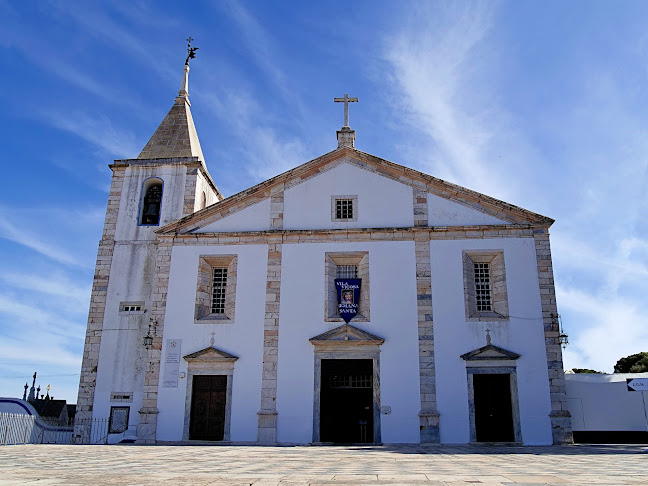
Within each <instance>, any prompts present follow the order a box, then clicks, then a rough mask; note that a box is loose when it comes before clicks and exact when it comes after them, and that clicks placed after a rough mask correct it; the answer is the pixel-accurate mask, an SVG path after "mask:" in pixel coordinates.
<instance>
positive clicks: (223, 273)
mask: <svg viewBox="0 0 648 486" xmlns="http://www.w3.org/2000/svg"><path fill="white" fill-rule="evenodd" d="M226 287H227V268H214V269H213V274H212V302H211V313H212V314H225V289H226Z"/></svg>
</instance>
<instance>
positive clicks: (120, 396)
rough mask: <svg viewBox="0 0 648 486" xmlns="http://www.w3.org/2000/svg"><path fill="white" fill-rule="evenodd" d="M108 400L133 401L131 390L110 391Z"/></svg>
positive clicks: (116, 401) (117, 401) (118, 401)
mask: <svg viewBox="0 0 648 486" xmlns="http://www.w3.org/2000/svg"><path fill="white" fill-rule="evenodd" d="M110 401H111V402H115V403H133V393H132V392H111V393H110Z"/></svg>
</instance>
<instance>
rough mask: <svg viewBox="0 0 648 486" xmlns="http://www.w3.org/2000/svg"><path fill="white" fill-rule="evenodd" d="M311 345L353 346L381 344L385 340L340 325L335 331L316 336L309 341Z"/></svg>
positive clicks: (349, 325) (357, 329) (349, 326)
mask: <svg viewBox="0 0 648 486" xmlns="http://www.w3.org/2000/svg"><path fill="white" fill-rule="evenodd" d="M309 341H310V342H311V343H313V344H324V343H337V342H339V343H349V342H352V343H354V344H382V343H384V342H385V340H384V339H383V338H381V337H379V336H376V335H375V334H371V333H370V332H367V331H363V330H362V329H359V328H357V327H355V326H352V325H351V324H342V325H341V326H339V327H336V328H335V329H331V330H330V331H326V332H324V333H322V334H318V335H317V336H315V337H312V338H310V339H309Z"/></svg>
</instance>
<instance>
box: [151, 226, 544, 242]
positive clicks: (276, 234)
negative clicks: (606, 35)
mask: <svg viewBox="0 0 648 486" xmlns="http://www.w3.org/2000/svg"><path fill="white" fill-rule="evenodd" d="M548 233H549V226H548V225H521V224H507V225H475V226H412V227H406V228H352V229H321V230H266V231H236V232H227V233H177V234H176V233H158V235H157V236H158V238H159V239H160V241H173V243H174V244H180V245H192V244H196V245H198V244H264V243H268V242H277V243H279V242H283V243H313V242H320V241H345V240H353V241H385V240H387V241H414V240H419V239H430V240H455V239H472V238H478V239H483V238H533V237H534V235H538V234H548Z"/></svg>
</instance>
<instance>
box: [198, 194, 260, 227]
mask: <svg viewBox="0 0 648 486" xmlns="http://www.w3.org/2000/svg"><path fill="white" fill-rule="evenodd" d="M269 226H270V199H264V200H263V201H261V202H258V203H256V204H253V205H251V206H248V207H247V208H243V209H241V210H240V211H238V212H236V213H234V214H232V215H230V216H226V217H224V218H223V219H219V220H218V221H214V222H213V223H210V224H208V225H206V226H203V227H202V228H199V229H197V230H195V231H194V233H217V232H232V231H265V230H268V229H269Z"/></svg>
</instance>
